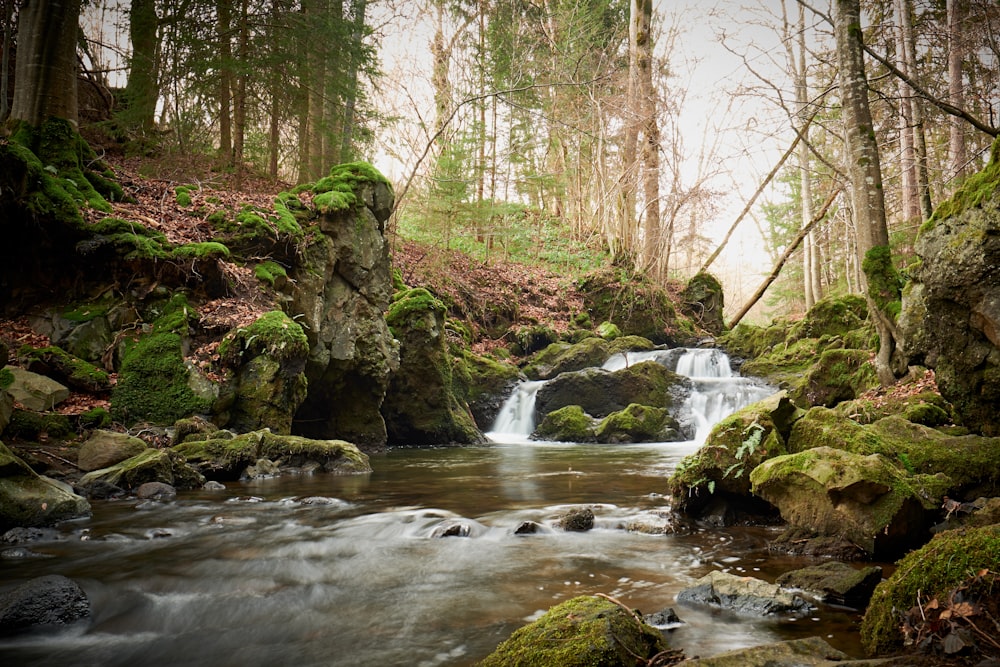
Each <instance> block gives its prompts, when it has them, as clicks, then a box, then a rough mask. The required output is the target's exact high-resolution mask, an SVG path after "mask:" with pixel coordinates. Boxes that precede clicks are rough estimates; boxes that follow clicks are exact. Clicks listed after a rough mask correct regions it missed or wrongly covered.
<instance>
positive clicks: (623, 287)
mask: <svg viewBox="0 0 1000 667" xmlns="http://www.w3.org/2000/svg"><path fill="white" fill-rule="evenodd" d="M579 290H580V292H581V294H582V295H583V301H584V308H586V310H587V314H588V315H590V319H591V321H593V322H601V323H604V322H610V323H612V324H614V325H615V327H616V328H617V329H618V330H619V331H620V332H621V333H622V334H623V335H636V336H642V337H643V338H648V339H649V340H651V341H653V342H654V343H656V344H657V345H662V344H668V345H683V344H686V343H689V342H694V341H695V340H696V338H697V336H696V335H695V333H694V326H693V325H692V324H691V322H690V321H689V320H687V318H686V317H684V316H682V315H679V314H678V313H677V311H676V309H675V308H674V302H673V298H672V297H671V296H670V295H669V294H668V293H667V291H666V290H665V289H664V288H663V287H662V286H660V285H657V284H654V283H653V281H652V280H649V279H648V278H646V277H645V276H642V275H637V274H633V275H623V272H622V271H621V270H620V269H618V268H617V267H608V268H605V269H599V270H597V271H594V272H593V273H590V274H588V275H586V276H584V277H583V278H582V279H581V280H580V281H579ZM601 326H604V325H603V324H602V325H601ZM598 335H603V334H602V333H601V331H600V330H598Z"/></svg>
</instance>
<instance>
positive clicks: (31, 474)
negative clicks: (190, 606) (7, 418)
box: [0, 442, 90, 531]
mask: <svg viewBox="0 0 1000 667" xmlns="http://www.w3.org/2000/svg"><path fill="white" fill-rule="evenodd" d="M89 514H90V504H89V503H88V502H87V501H86V499H84V498H82V497H81V496H78V495H77V494H75V493H73V491H72V490H71V489H69V488H68V487H67V486H66V485H65V484H63V483H61V482H57V481H56V480H53V479H50V478H48V477H43V476H41V475H38V474H37V473H36V472H35V471H34V470H32V469H31V468H29V467H28V465H27V464H25V463H24V462H23V461H22V460H21V459H19V458H18V457H16V456H14V453H13V452H11V451H10V450H9V449H8V448H7V447H6V446H5V445H4V444H3V443H2V442H0V531H6V530H8V529H10V528H14V527H15V526H48V525H52V524H54V523H57V522H59V521H64V520H66V519H76V518H79V517H83V516H87V515H89Z"/></svg>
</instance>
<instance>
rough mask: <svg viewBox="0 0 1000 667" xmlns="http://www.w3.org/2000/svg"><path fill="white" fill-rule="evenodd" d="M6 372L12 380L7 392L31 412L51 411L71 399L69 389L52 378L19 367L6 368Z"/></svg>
mask: <svg viewBox="0 0 1000 667" xmlns="http://www.w3.org/2000/svg"><path fill="white" fill-rule="evenodd" d="M4 370H6V371H7V373H8V377H10V378H11V381H10V383H9V384H8V385H7V387H6V391H7V392H8V393H9V394H10V395H11V396H13V397H14V400H15V401H17V402H18V403H20V404H21V405H23V406H24V407H26V408H28V409H29V410H34V411H36V412H40V411H42V410H51V409H52V408H54V407H55V406H56V405H58V404H59V403H62V402H63V401H65V400H66V399H67V398H69V388H67V387H66V386H65V385H63V384H61V383H59V382H56V381H55V380H53V379H52V378H49V377H46V376H45V375H41V374H39V373H33V372H31V371H29V370H26V369H24V368H19V367H17V366H6V367H5V369H4Z"/></svg>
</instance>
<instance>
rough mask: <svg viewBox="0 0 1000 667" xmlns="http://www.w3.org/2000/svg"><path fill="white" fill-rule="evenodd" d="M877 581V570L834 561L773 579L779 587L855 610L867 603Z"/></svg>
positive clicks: (880, 576) (880, 571) (878, 579)
mask: <svg viewBox="0 0 1000 667" xmlns="http://www.w3.org/2000/svg"><path fill="white" fill-rule="evenodd" d="M881 581H882V568H880V567H877V566H874V565H870V566H867V567H861V568H856V567H853V566H851V565H848V564H847V563H840V562H837V561H830V562H827V563H822V564H820V565H814V566H811V567H804V568H802V569H801V570H793V571H791V572H786V573H785V574H783V575H781V576H780V577H778V579H777V583H778V584H779V585H781V586H789V587H791V588H800V589H802V590H805V591H809V592H810V593H813V594H815V595H816V596H817V597H819V598H820V599H821V600H822V601H823V602H828V603H832V604H840V605H848V606H850V607H854V608H856V609H863V608H864V607H865V605H867V604H868V600H870V599H871V597H872V593H873V592H874V591H875V587H876V586H878V585H879V582H881Z"/></svg>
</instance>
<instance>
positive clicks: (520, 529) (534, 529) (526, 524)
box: [514, 521, 545, 535]
mask: <svg viewBox="0 0 1000 667" xmlns="http://www.w3.org/2000/svg"><path fill="white" fill-rule="evenodd" d="M540 532H545V527H544V526H542V524H540V523H538V522H536V521H522V522H521V523H519V524H518V525H517V528H515V529H514V534H515V535H534V534H535V533H540Z"/></svg>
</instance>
